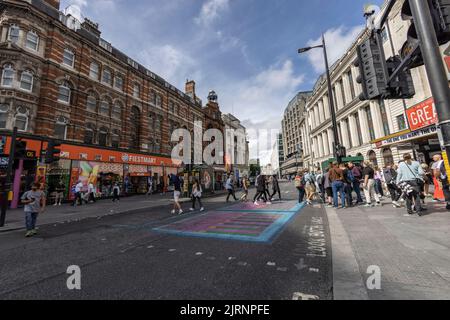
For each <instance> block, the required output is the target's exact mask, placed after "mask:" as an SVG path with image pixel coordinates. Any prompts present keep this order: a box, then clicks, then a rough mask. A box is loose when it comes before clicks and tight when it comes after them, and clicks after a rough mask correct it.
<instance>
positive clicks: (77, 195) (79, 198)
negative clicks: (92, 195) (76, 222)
mask: <svg viewBox="0 0 450 320" xmlns="http://www.w3.org/2000/svg"><path fill="white" fill-rule="evenodd" d="M82 190H83V183H82V182H81V181H78V183H77V184H76V186H75V199H74V200H73V203H72V206H74V207H76V206H77V203H78V201H79V202H80V205H82V204H83V198H82V194H81V191H82Z"/></svg>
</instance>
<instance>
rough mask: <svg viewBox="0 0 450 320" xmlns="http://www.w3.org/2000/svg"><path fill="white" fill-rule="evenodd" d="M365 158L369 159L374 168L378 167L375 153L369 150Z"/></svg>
mask: <svg viewBox="0 0 450 320" xmlns="http://www.w3.org/2000/svg"><path fill="white" fill-rule="evenodd" d="M367 156H368V157H369V161H370V162H372V163H373V164H374V165H375V166H377V165H378V160H377V154H376V153H375V151H373V150H370V151H369V152H368V153H367Z"/></svg>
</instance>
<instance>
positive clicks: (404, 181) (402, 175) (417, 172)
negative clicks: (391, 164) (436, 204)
mask: <svg viewBox="0 0 450 320" xmlns="http://www.w3.org/2000/svg"><path fill="white" fill-rule="evenodd" d="M403 160H404V161H403V162H402V163H400V165H399V167H398V174H397V184H398V185H402V186H403V189H404V192H405V193H406V196H407V197H406V209H407V211H408V214H410V215H412V214H413V213H414V212H416V213H417V214H418V215H419V216H421V215H422V212H423V211H425V210H426V209H425V208H423V207H422V201H421V199H420V184H421V183H422V182H423V175H424V172H423V169H422V166H421V165H420V163H419V162H417V161H413V160H412V157H411V155H410V154H409V153H407V154H405V155H403ZM413 204H414V208H413Z"/></svg>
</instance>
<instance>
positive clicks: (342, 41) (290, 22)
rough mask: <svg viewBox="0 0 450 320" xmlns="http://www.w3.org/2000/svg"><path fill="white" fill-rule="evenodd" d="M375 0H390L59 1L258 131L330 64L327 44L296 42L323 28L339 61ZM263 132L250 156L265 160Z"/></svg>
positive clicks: (314, 38) (267, 149) (272, 126)
mask: <svg viewBox="0 0 450 320" xmlns="http://www.w3.org/2000/svg"><path fill="white" fill-rule="evenodd" d="M368 2H369V3H371V4H376V5H381V4H382V3H383V0H371V1H370V0H62V1H61V10H62V11H64V9H65V8H67V7H68V6H70V5H76V6H77V7H78V8H80V12H81V15H82V16H83V17H86V18H89V19H90V20H92V21H94V22H97V23H99V25H100V30H101V31H102V38H104V39H105V40H107V41H109V42H111V43H112V45H113V46H114V47H116V48H118V49H119V50H121V51H123V52H124V53H126V54H127V55H129V56H130V57H131V58H133V59H135V60H136V61H138V62H139V63H141V64H143V65H144V66H146V67H147V68H148V69H150V70H151V71H153V72H155V73H156V74H158V75H159V76H161V77H163V78H164V79H166V81H168V82H170V83H171V84H172V85H174V86H176V87H177V88H179V89H180V90H182V91H184V84H185V82H186V80H187V79H189V80H195V81H196V83H197V95H198V96H199V97H200V98H201V99H202V100H203V101H204V102H206V100H207V99H206V98H207V96H208V92H209V91H210V90H215V91H216V92H217V94H218V96H219V104H220V108H221V111H222V112H223V113H232V114H234V115H235V116H236V117H237V118H239V119H240V120H241V121H242V123H243V125H244V126H246V128H247V129H249V130H250V131H251V132H255V131H256V130H264V129H265V130H269V131H273V130H281V120H282V117H283V113H284V110H285V108H286V106H287V104H288V103H289V101H290V100H291V99H292V98H293V97H294V96H295V94H296V93H297V92H299V91H309V90H311V89H312V87H313V86H314V84H315V82H316V80H317V78H318V77H319V76H320V74H321V73H322V72H324V67H323V56H322V51H321V50H318V49H316V50H313V51H311V52H310V53H308V54H303V55H299V54H298V53H297V50H298V48H300V47H305V46H311V45H314V44H318V43H319V41H320V37H321V34H322V33H325V39H326V41H327V44H328V45H327V47H328V51H329V59H330V63H333V62H335V61H336V60H337V59H338V58H339V57H340V56H341V55H342V54H343V53H345V51H346V49H347V48H348V47H349V46H350V45H351V43H352V42H353V41H354V40H355V38H356V36H357V35H358V34H359V32H361V31H362V30H363V28H364V25H365V19H364V17H363V7H364V5H366V4H367V3H368ZM71 10H72V11H73V10H74V7H72V8H71ZM270 136H272V135H271V134H268V135H264V134H262V135H261V136H260V138H263V137H270ZM256 138H257V136H256V135H255V134H251V135H250V149H251V150H250V158H257V157H258V158H260V159H261V162H262V163H263V164H267V163H268V162H269V161H270V155H271V152H272V150H271V148H272V142H271V141H267V139H259V143H258V142H257V140H256Z"/></svg>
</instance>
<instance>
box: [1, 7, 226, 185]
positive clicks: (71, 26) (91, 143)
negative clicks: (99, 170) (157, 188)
mask: <svg viewBox="0 0 450 320" xmlns="http://www.w3.org/2000/svg"><path fill="white" fill-rule="evenodd" d="M0 19H1V21H0V28H1V29H0V30H1V31H0V70H1V81H0V130H2V131H5V130H6V131H11V130H12V128H13V127H14V126H16V127H18V129H19V132H21V133H27V134H30V137H36V138H39V137H44V138H55V139H59V140H63V141H64V142H65V143H67V144H68V145H79V146H85V147H89V148H96V149H98V150H110V151H123V152H127V153H129V152H133V153H134V154H137V155H147V156H154V157H163V158H164V157H167V158H168V157H170V153H171V150H172V145H173V143H171V142H170V136H171V132H172V131H173V130H174V129H176V128H186V129H188V130H190V131H193V128H194V121H202V122H203V126H204V128H207V126H208V124H211V121H212V122H214V127H215V128H218V129H220V130H221V131H222V132H223V123H221V120H220V114H219V115H218V118H215V119H214V115H213V114H214V113H217V112H219V113H220V110H218V105H217V110H216V111H214V112H213V113H211V108H210V107H206V108H202V102H201V100H200V99H199V98H198V97H197V96H196V93H195V82H193V81H188V82H187V83H186V88H185V92H182V91H181V90H179V89H177V88H175V87H174V86H172V85H171V84H169V83H168V82H167V81H165V80H164V79H163V78H161V77H160V76H158V75H156V74H155V73H153V72H152V71H150V70H148V69H146V68H145V67H144V66H142V65H141V64H139V63H138V62H136V61H134V60H132V59H131V58H129V57H128V56H127V55H126V54H124V53H122V52H121V51H119V50H117V49H116V48H114V47H113V46H112V45H111V44H110V43H108V42H107V41H105V40H104V39H102V38H101V31H100V30H99V26H98V24H96V23H94V22H92V21H90V20H88V19H86V20H85V21H84V22H79V21H78V20H76V19H75V18H73V17H72V16H70V15H65V14H63V13H62V12H60V11H59V0H23V1H19V0H5V1H2V2H1V3H0ZM214 108H215V107H214ZM205 117H206V118H207V119H208V121H205ZM211 117H213V118H211ZM206 122H207V123H206ZM97 153H98V155H96V154H95V152H93V153H92V154H93V158H90V157H91V153H90V152H84V153H81V152H80V153H79V154H78V153H77V154H73V152H72V153H71V154H70V153H69V152H63V157H64V155H66V156H67V158H68V159H71V160H72V161H73V160H80V161H81V160H82V161H99V162H110V163H113V164H114V161H115V160H117V159H115V158H114V156H109V157H108V159H105V158H104V153H103V156H102V155H101V152H97ZM86 155H87V156H86ZM155 159H156V158H155ZM155 161H156V160H155ZM78 162H79V161H78ZM161 164H162V163H157V164H156V165H161ZM73 165H74V164H73V163H71V165H70V167H71V168H72V167H73ZM75 165H78V164H77V163H75ZM124 165H128V164H127V163H125V164H124ZM130 165H132V164H130ZM139 165H142V164H139ZM163 165H164V164H163ZM169 167H170V164H169ZM66 170H67V169H66ZM69 170H70V169H69ZM139 170H140V171H144V170H143V168H140V169H139ZM113 171H114V170H113ZM116 171H118V169H117V170H116ZM148 172H149V173H148V174H146V176H147V175H149V174H150V175H151V176H153V172H158V179H159V178H161V177H162V176H164V175H165V173H166V172H165V171H164V168H163V170H160V169H158V168H155V170H153V169H151V168H148ZM150 172H151V173H150ZM140 173H141V174H143V172H140ZM125 178H126V173H123V179H125ZM116 180H117V179H116ZM140 184H143V182H141V183H140Z"/></svg>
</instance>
